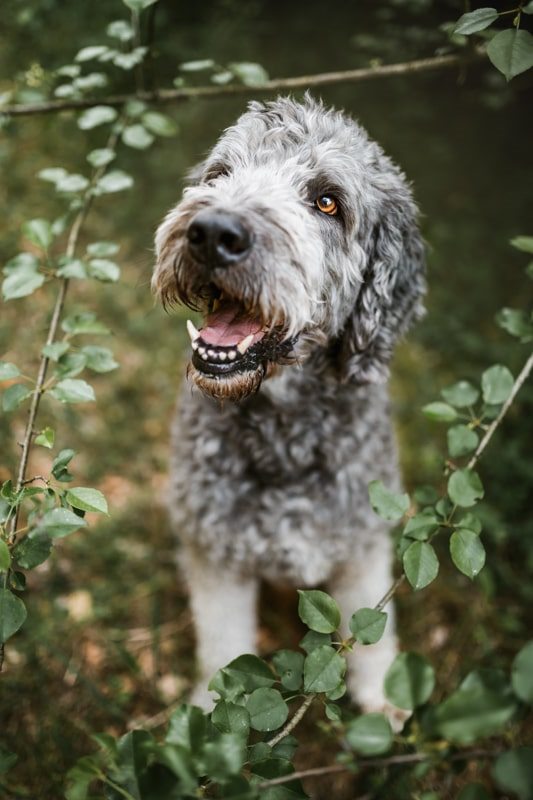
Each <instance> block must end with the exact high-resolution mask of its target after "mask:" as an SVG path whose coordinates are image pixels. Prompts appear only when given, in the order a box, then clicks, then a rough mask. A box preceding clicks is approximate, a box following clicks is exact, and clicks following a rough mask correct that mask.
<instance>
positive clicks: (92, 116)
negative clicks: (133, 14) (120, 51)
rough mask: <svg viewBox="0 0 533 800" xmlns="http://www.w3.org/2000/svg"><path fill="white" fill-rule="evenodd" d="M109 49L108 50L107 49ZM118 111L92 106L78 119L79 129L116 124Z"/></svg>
mask: <svg viewBox="0 0 533 800" xmlns="http://www.w3.org/2000/svg"><path fill="white" fill-rule="evenodd" d="M105 49H107V48H105ZM117 116H118V114H117V110H116V109H115V108H112V107H111V106H92V108H88V109H87V110H86V111H84V112H83V113H82V114H80V116H79V119H78V128H81V130H82V131H88V130H91V129H92V128H96V127H98V125H104V123H106V122H114V121H115V120H116V118H117Z"/></svg>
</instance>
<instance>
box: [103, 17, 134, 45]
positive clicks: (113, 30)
mask: <svg viewBox="0 0 533 800" xmlns="http://www.w3.org/2000/svg"><path fill="white" fill-rule="evenodd" d="M106 33H107V35H108V36H111V38H113V39H118V40H119V41H120V42H129V41H130V40H131V39H133V37H134V35H135V32H134V30H133V28H132V26H131V25H130V23H129V22H126V20H125V19H117V20H115V21H114V22H110V23H109V25H108V26H107V28H106Z"/></svg>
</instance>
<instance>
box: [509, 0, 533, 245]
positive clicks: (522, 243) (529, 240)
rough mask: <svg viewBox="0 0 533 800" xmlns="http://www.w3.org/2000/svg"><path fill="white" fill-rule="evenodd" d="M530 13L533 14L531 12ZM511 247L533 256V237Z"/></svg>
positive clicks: (520, 238) (520, 239) (517, 238)
mask: <svg viewBox="0 0 533 800" xmlns="http://www.w3.org/2000/svg"><path fill="white" fill-rule="evenodd" d="M522 10H523V11H524V10H525V9H522ZM529 13H530V14H531V13H533V12H531V11H530V12H529ZM511 245H512V246H513V247H516V249H517V250H521V251H522V252H523V253H530V254H533V236H515V238H514V239H511Z"/></svg>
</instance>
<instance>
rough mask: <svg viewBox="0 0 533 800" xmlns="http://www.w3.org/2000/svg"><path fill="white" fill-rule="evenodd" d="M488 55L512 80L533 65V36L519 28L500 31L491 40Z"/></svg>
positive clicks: (507, 77) (508, 78) (497, 67)
mask: <svg viewBox="0 0 533 800" xmlns="http://www.w3.org/2000/svg"><path fill="white" fill-rule="evenodd" d="M487 55H488V57H489V58H490V60H491V61H492V63H493V64H494V66H495V67H496V69H499V70H500V72H502V73H503V74H504V75H505V77H506V79H507V80H508V81H510V80H511V78H514V77H515V76H516V75H520V73H521V72H525V71H526V70H527V69H529V68H530V67H533V36H532V35H531V34H530V33H528V32H527V31H524V30H520V29H519V28H510V29H508V30H505V31H500V32H499V33H497V34H496V36H495V37H494V39H491V40H490V42H489V44H488V46H487Z"/></svg>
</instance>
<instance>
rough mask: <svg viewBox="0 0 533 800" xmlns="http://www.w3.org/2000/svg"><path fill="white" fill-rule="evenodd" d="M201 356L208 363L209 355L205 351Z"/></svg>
mask: <svg viewBox="0 0 533 800" xmlns="http://www.w3.org/2000/svg"><path fill="white" fill-rule="evenodd" d="M202 349H203V348H202ZM200 355H201V356H202V358H203V360H204V361H207V359H208V355H207V353H206V352H205V350H204V352H203V353H200Z"/></svg>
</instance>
